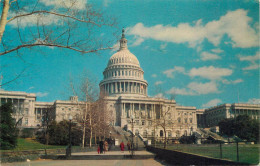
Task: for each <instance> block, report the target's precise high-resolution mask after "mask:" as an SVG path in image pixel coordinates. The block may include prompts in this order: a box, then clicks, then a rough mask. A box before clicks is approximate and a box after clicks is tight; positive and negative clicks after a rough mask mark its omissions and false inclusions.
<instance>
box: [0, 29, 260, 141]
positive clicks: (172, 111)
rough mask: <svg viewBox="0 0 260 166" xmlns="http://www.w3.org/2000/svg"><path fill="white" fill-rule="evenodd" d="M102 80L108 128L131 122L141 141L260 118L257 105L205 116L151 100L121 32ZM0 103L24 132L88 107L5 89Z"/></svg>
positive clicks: (129, 125) (75, 100) (220, 108)
mask: <svg viewBox="0 0 260 166" xmlns="http://www.w3.org/2000/svg"><path fill="white" fill-rule="evenodd" d="M103 75H104V78H103V80H102V81H101V82H100V84H99V87H100V92H101V93H103V94H105V101H106V102H105V103H106V104H107V108H108V110H109V111H110V112H112V115H111V116H112V119H113V120H112V125H114V126H120V127H121V128H124V129H126V130H132V122H134V125H133V126H134V128H133V131H132V132H133V133H139V134H140V135H141V136H143V137H147V136H159V137H163V136H164V134H165V133H164V132H165V131H166V135H167V137H180V136H182V135H191V134H192V132H194V131H196V130H197V128H205V127H212V126H214V125H217V124H216V123H214V122H216V120H217V121H220V120H221V119H224V118H230V117H234V115H235V116H237V115H239V114H240V113H241V114H245V113H246V114H248V115H249V116H251V117H252V118H254V119H259V111H260V105H254V104H239V103H237V104H233V105H235V106H232V105H230V104H225V105H221V106H217V107H212V108H208V109H206V111H205V110H204V109H203V110H202V109H196V107H187V106H179V105H177V104H176V101H175V100H168V99H164V98H156V97H149V96H148V94H147V91H148V83H147V81H146V80H144V71H143V70H142V68H141V67H140V63H139V61H138V59H137V58H136V56H135V55H134V54H132V53H131V52H130V51H129V50H128V48H127V39H126V38H125V34H124V30H123V33H122V37H121V40H120V48H119V50H118V51H117V52H116V53H115V54H114V55H112V56H111V57H110V59H109V61H108V64H107V67H106V68H105V70H104V72H103ZM0 100H1V102H0V104H3V103H6V102H8V101H10V102H12V103H13V107H14V111H15V112H14V113H13V117H14V119H16V121H18V120H20V121H19V125H20V127H22V128H26V127H28V128H35V127H37V126H41V125H42V118H43V116H44V114H45V113H46V112H47V111H49V114H50V115H51V116H52V117H53V119H54V120H56V121H61V120H63V119H68V117H69V116H72V117H73V118H75V119H76V118H77V117H78V116H80V110H79V109H78V105H81V106H83V107H84V106H85V105H86V103H85V102H82V101H78V98H77V96H72V97H70V100H68V101H62V100H56V101H54V102H37V101H36V95H35V94H33V93H25V92H15V91H5V90H0ZM226 106H227V107H226ZM50 108H51V109H50ZM236 109H238V110H236ZM216 118H217V119H216ZM162 126H164V127H162ZM164 129H165V130H164Z"/></svg>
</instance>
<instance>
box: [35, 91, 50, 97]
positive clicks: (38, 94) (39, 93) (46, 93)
mask: <svg viewBox="0 0 260 166" xmlns="http://www.w3.org/2000/svg"><path fill="white" fill-rule="evenodd" d="M35 94H36V96H37V97H45V96H48V94H49V93H48V92H37V93H35Z"/></svg>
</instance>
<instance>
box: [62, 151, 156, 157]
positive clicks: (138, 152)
mask: <svg viewBox="0 0 260 166" xmlns="http://www.w3.org/2000/svg"><path fill="white" fill-rule="evenodd" d="M62 155H64V154H62ZM71 155H72V156H75V155H94V156H99V155H101V156H102V155H120V156H122V155H131V152H130V153H129V151H124V152H121V151H108V152H106V153H103V154H98V153H97V152H76V153H72V154H71ZM134 155H153V153H151V152H148V151H134Z"/></svg>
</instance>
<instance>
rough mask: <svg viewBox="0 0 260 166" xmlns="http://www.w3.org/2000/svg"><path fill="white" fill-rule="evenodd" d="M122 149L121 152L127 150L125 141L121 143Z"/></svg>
mask: <svg viewBox="0 0 260 166" xmlns="http://www.w3.org/2000/svg"><path fill="white" fill-rule="evenodd" d="M120 149H121V152H124V150H125V145H124V142H123V141H122V142H121V144H120Z"/></svg>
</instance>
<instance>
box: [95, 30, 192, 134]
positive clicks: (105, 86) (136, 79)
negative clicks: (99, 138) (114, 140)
mask: <svg viewBox="0 0 260 166" xmlns="http://www.w3.org/2000/svg"><path fill="white" fill-rule="evenodd" d="M103 75H104V79H103V80H102V81H101V82H100V84H99V86H100V91H101V93H103V94H105V96H106V97H105V101H106V102H107V104H108V106H107V108H109V110H110V111H111V112H113V117H114V120H113V122H112V124H113V125H115V126H120V127H122V128H125V129H127V130H130V131H132V119H133V122H134V124H133V131H132V132H133V133H139V134H140V135H141V136H142V137H149V136H151V137H154V136H158V137H163V136H164V135H165V133H164V132H166V136H167V137H179V136H181V135H183V134H185V135H190V134H191V132H192V131H195V130H196V128H197V121H196V108H195V107H184V106H176V102H175V100H167V99H163V98H152V97H148V95H147V90H148V83H147V81H146V80H144V71H143V70H142V68H141V67H140V63H139V61H138V59H137V58H136V56H135V55H134V54H132V53H131V52H130V51H129V50H128V48H127V39H126V38H125V35H124V30H123V33H122V38H121V40H120V48H119V50H118V51H117V52H116V53H115V54H114V55H112V56H111V58H110V59H109V61H108V64H107V67H106V68H105V70H104V72H103ZM164 122H165V123H164ZM163 123H164V124H163Z"/></svg>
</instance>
